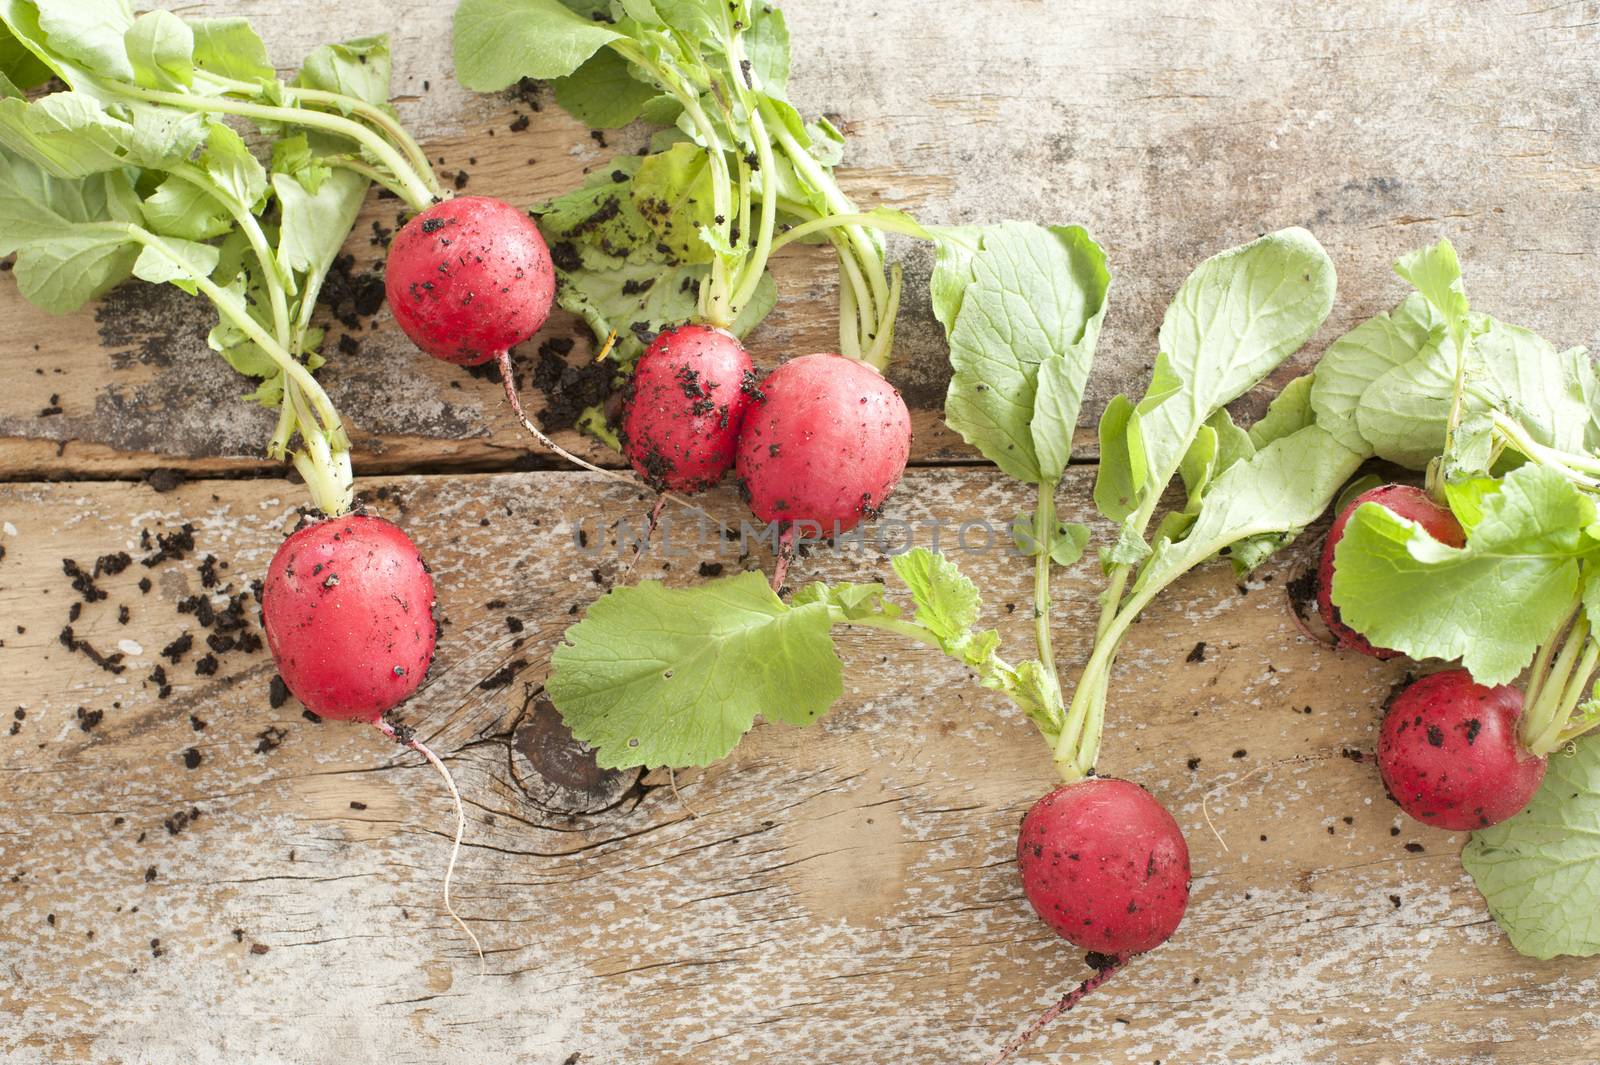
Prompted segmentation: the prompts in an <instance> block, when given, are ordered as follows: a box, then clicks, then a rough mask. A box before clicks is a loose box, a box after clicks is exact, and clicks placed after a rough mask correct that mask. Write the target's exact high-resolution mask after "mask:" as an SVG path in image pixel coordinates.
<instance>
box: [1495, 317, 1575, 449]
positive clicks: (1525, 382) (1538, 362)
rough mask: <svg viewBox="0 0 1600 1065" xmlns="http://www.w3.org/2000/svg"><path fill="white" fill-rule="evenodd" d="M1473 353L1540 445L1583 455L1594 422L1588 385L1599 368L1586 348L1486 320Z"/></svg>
mask: <svg viewBox="0 0 1600 1065" xmlns="http://www.w3.org/2000/svg"><path fill="white" fill-rule="evenodd" d="M1484 322H1485V325H1486V328H1485V329H1484V331H1483V332H1482V333H1480V334H1478V336H1477V337H1476V338H1475V339H1474V340H1473V344H1472V346H1473V353H1474V355H1475V356H1476V358H1477V359H1478V360H1481V365H1482V367H1483V369H1484V371H1485V373H1486V374H1487V380H1486V381H1485V382H1484V385H1485V390H1486V391H1487V392H1488V393H1489V394H1490V395H1492V396H1493V397H1494V399H1495V401H1496V406H1498V407H1499V408H1500V409H1502V410H1504V411H1505V412H1506V413H1507V414H1509V415H1510V416H1511V417H1512V418H1514V419H1516V420H1517V422H1519V423H1520V424H1521V425H1522V427H1523V428H1524V429H1526V430H1527V431H1528V435H1530V436H1532V437H1533V438H1534V439H1535V440H1537V441H1538V442H1539V443H1541V444H1544V445H1546V446H1548V447H1554V448H1556V449H1557V450H1560V451H1570V452H1576V453H1580V454H1581V453H1583V452H1584V451H1586V450H1587V448H1586V446H1585V443H1584V435H1585V429H1586V428H1587V426H1588V424H1589V417H1590V415H1589V399H1588V396H1587V395H1586V389H1585V386H1586V385H1587V384H1588V383H1589V382H1591V381H1593V379H1594V368H1593V366H1592V364H1591V363H1590V360H1589V357H1588V355H1587V353H1586V352H1585V351H1584V349H1582V348H1573V349H1572V350H1570V351H1562V352H1557V351H1556V349H1555V345H1553V344H1551V343H1550V342H1549V341H1548V340H1546V339H1544V338H1543V337H1541V336H1539V335H1538V334H1537V333H1534V332H1533V331H1531V330H1528V329H1523V328H1522V327H1521V326H1515V325H1506V324H1505V323H1504V322H1500V321H1497V320H1495V319H1493V318H1487V317H1486V318H1485V319H1484Z"/></svg>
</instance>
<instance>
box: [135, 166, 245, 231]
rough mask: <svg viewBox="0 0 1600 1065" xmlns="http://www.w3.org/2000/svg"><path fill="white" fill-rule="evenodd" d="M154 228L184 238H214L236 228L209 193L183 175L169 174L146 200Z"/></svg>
mask: <svg viewBox="0 0 1600 1065" xmlns="http://www.w3.org/2000/svg"><path fill="white" fill-rule="evenodd" d="M144 216H145V221H146V222H147V223H148V224H149V227H150V229H151V230H153V231H154V232H156V233H160V234H163V235H164V236H169V237H179V238H182V239H184V240H210V239H211V238H213V237H220V236H222V235H223V234H224V233H227V232H228V231H229V230H230V229H231V228H232V227H233V218H232V217H231V216H230V215H229V214H228V212H227V209H226V208H224V207H223V206H222V204H220V203H218V202H217V201H216V200H215V199H214V198H213V197H212V196H211V194H210V193H209V192H207V191H206V190H205V189H203V188H201V187H200V186H198V185H195V184H192V183H191V182H189V181H186V180H184V179H183V178H178V177H168V178H166V179H165V180H163V181H162V182H161V184H160V185H158V186H156V190H155V192H153V193H151V194H150V196H149V197H148V198H147V199H146V200H145V201H144Z"/></svg>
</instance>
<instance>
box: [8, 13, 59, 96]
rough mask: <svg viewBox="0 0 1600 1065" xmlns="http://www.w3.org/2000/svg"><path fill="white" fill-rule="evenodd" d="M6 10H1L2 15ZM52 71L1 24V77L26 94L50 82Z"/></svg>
mask: <svg viewBox="0 0 1600 1065" xmlns="http://www.w3.org/2000/svg"><path fill="white" fill-rule="evenodd" d="M3 13H4V9H3V8H0V14H3ZM51 73H52V72H51V70H50V68H49V67H48V66H46V65H45V64H44V63H43V62H42V61H41V60H40V59H39V57H38V56H36V55H34V54H33V52H32V50H30V49H29V48H28V47H27V45H25V44H23V43H22V41H21V40H19V39H18V38H17V36H16V35H15V34H14V33H12V32H11V30H10V28H9V27H8V26H6V25H5V24H4V23H0V75H4V76H5V78H6V79H7V80H8V81H10V82H11V84H12V85H13V86H14V87H15V88H17V89H19V90H21V91H22V92H26V91H28V90H29V89H35V88H38V87H39V86H40V85H43V84H44V83H45V82H47V81H49V80H50V76H51Z"/></svg>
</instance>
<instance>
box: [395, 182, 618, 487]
mask: <svg viewBox="0 0 1600 1065" xmlns="http://www.w3.org/2000/svg"><path fill="white" fill-rule="evenodd" d="M383 284H384V291H385V293H386V295H387V297H388V300H389V308H390V310H392V311H393V312H394V318H395V321H396V322H398V323H399V324H400V328H401V329H402V330H404V331H405V334H406V336H408V337H410V338H411V342H412V343H413V344H415V345H417V347H419V348H421V349H422V350H423V351H425V352H427V353H428V354H429V355H432V356H433V357H434V358H436V359H443V360H444V361H445V362H453V363H455V364H456V365H458V366H478V365H481V364H482V363H485V362H488V361H490V360H491V359H492V360H494V361H495V363H496V364H497V365H498V367H499V370H500V383H501V385H502V387H504V389H505V393H506V400H507V401H508V402H509V403H510V404H511V409H512V411H513V412H514V413H515V414H516V416H517V420H518V421H519V422H521V423H522V427H523V428H524V429H526V430H527V431H528V432H529V433H530V434H531V435H532V436H533V437H534V439H536V440H538V441H539V442H540V443H541V444H543V445H544V446H545V447H546V448H548V449H550V450H551V451H553V452H555V453H556V454H557V455H560V456H561V457H562V458H564V459H566V460H567V461H568V462H571V463H573V464H574V465H577V466H580V467H582V468H583V469H586V470H589V471H591V472H594V473H598V474H601V475H602V476H605V477H607V478H611V479H623V480H626V479H627V478H624V477H623V476H622V475H621V474H619V473H617V472H616V471H615V470H606V469H602V468H601V467H599V466H596V465H594V464H593V463H591V462H587V461H585V460H583V459H581V458H578V457H577V456H576V455H573V454H571V453H570V452H568V451H567V450H566V449H564V448H562V447H560V446H558V445H557V444H556V442H555V441H553V440H551V439H550V438H549V437H548V436H547V435H545V433H544V431H543V430H542V429H540V428H539V427H538V426H536V425H534V424H533V421H532V419H530V418H529V417H528V415H527V412H526V411H524V410H523V408H522V397H521V396H519V395H518V394H517V382H516V375H515V374H513V373H512V370H511V349H512V348H514V347H516V346H517V345H518V344H521V343H522V342H523V341H525V340H527V339H529V338H530V337H532V336H533V335H534V334H535V333H537V332H538V331H539V329H540V327H541V326H543V325H544V322H545V319H546V318H548V317H549V316H550V305H551V303H552V302H553V301H554V299H555V291H556V275H555V266H554V265H553V264H552V263H551V260H550V249H549V247H548V246H546V244H545V241H544V236H543V235H542V234H541V233H540V232H539V227H538V226H537V225H535V224H534V221H533V219H531V218H529V217H528V216H527V215H526V214H524V213H523V212H521V211H519V210H517V209H516V208H515V207H513V206H511V205H510V204H509V203H505V202H504V201H502V200H495V199H490V198H489V197H486V196H457V197H455V198H454V199H450V200H444V201H442V202H440V203H436V204H434V205H433V206H432V207H429V208H428V209H427V210H425V211H423V212H422V213H421V214H418V215H417V216H415V217H414V218H412V219H411V221H409V222H407V223H406V224H405V226H404V227H403V228H402V229H401V230H400V232H399V233H397V234H396V235H395V238H394V241H393V243H391V244H390V245H389V260H388V264H387V265H386V266H385V267H384V271H383Z"/></svg>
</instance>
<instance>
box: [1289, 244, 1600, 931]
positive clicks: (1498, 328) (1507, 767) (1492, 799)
mask: <svg viewBox="0 0 1600 1065" xmlns="http://www.w3.org/2000/svg"><path fill="white" fill-rule="evenodd" d="M1395 268H1396V271H1397V272H1398V273H1399V274H1400V275H1401V276H1402V277H1404V278H1405V279H1406V280H1408V281H1410V282H1411V283H1412V284H1413V285H1414V286H1415V287H1416V288H1417V290H1418V291H1417V292H1416V293H1415V294H1413V295H1412V296H1410V297H1408V298H1407V299H1406V300H1405V301H1404V302H1402V303H1401V304H1400V305H1399V306H1398V307H1396V308H1395V309H1394V310H1393V311H1392V312H1390V313H1389V314H1386V315H1380V316H1378V317H1377V318H1375V319H1373V320H1371V321H1369V322H1367V323H1364V324H1363V325H1362V326H1361V327H1359V328H1358V330H1357V331H1356V332H1355V333H1352V334H1351V337H1352V338H1354V339H1353V340H1352V342H1350V343H1344V342H1341V343H1340V344H1336V345H1334V346H1333V347H1332V348H1330V349H1329V351H1328V353H1327V356H1326V357H1325V360H1324V366H1325V367H1327V372H1328V376H1327V380H1326V382H1325V383H1326V387H1325V388H1320V389H1313V391H1312V394H1311V397H1310V401H1311V403H1312V404H1313V406H1314V407H1316V408H1317V409H1318V411H1319V413H1321V414H1324V415H1325V416H1327V417H1329V418H1330V419H1333V420H1337V421H1339V422H1340V423H1341V424H1342V425H1343V426H1344V427H1345V431H1346V432H1347V433H1354V434H1355V435H1356V436H1357V437H1359V438H1362V439H1364V440H1366V442H1367V444H1368V446H1369V447H1370V448H1371V450H1373V451H1374V452H1375V453H1376V454H1377V455H1379V456H1380V457H1382V458H1385V459H1389V460H1391V461H1393V462H1396V463H1399V464H1401V465H1405V466H1410V467H1412V468H1415V469H1426V471H1427V486H1426V488H1417V487H1413V486H1409V485H1397V484H1389V485H1383V486H1381V487H1376V488H1372V489H1370V490H1368V491H1364V492H1362V493H1360V494H1359V495H1357V496H1356V497H1355V498H1354V499H1352V500H1351V501H1350V502H1349V504H1348V505H1347V506H1345V507H1344V508H1343V509H1342V511H1341V513H1340V514H1339V515H1338V518H1337V520H1336V521H1335V522H1334V524H1333V527H1332V529H1331V530H1330V531H1329V534H1328V538H1327V542H1326V544H1325V545H1324V548H1323V552H1322V559H1321V566H1320V571H1319V578H1320V582H1319V590H1318V606H1319V608H1320V612H1321V615H1322V618H1323V620H1324V621H1325V622H1326V623H1327V626H1328V628H1329V630H1330V631H1331V632H1332V633H1333V638H1334V643H1335V645H1336V646H1337V647H1340V648H1345V649H1349V650H1354V651H1358V652H1360V653H1362V654H1367V655H1372V656H1374V657H1377V658H1393V657H1396V656H1398V655H1401V654H1405V655H1409V656H1410V657H1412V658H1414V659H1417V660H1419V661H1421V660H1426V659H1442V660H1445V661H1452V660H1454V661H1459V663H1460V665H1459V666H1457V667H1455V668H1451V669H1447V670H1445V671H1442V672H1437V673H1433V674H1431V675H1428V676H1425V677H1423V678H1421V679H1420V680H1416V681H1414V682H1412V683H1411V684H1409V685H1408V686H1407V687H1406V688H1405V689H1404V690H1403V691H1402V692H1400V693H1399V694H1398V696H1397V697H1396V698H1395V699H1394V700H1393V702H1392V703H1391V704H1390V705H1389V706H1388V708H1387V711H1386V713H1385V715H1384V719H1383V724H1382V730H1381V734H1380V738H1379V744H1378V766H1379V769H1380V771H1381V773H1382V776H1383V781H1384V784H1385V785H1386V786H1387V788H1388V790H1389V792H1390V794H1391V795H1393V797H1394V799H1395V801H1396V802H1398V803H1399V804H1400V806H1401V808H1402V809H1404V810H1405V811H1406V813H1408V814H1410V815H1411V816H1412V817H1414V818H1416V819H1417V820H1418V821H1421V822H1422V823H1423V824H1427V825H1432V826H1434V827H1437V828H1444V829H1450V830H1477V829H1482V828H1486V827H1488V826H1491V825H1495V824H1498V823H1500V822H1502V821H1505V820H1507V819H1509V818H1511V817H1513V816H1514V815H1515V814H1517V813H1518V812H1519V811H1521V810H1522V809H1523V808H1524V807H1525V806H1527V805H1528V803H1529V802H1530V800H1532V799H1533V797H1534V795H1535V794H1536V793H1537V792H1538V791H1539V787H1540V783H1541V782H1542V780H1543V779H1544V775H1545V770H1546V765H1547V759H1548V758H1549V756H1550V755H1551V754H1552V753H1554V752H1555V751H1557V750H1559V749H1561V748H1563V747H1566V746H1568V745H1569V744H1571V743H1572V742H1573V741H1574V740H1576V739H1578V738H1579V737H1580V736H1582V735H1584V734H1585V733H1587V732H1588V731H1589V730H1590V729H1592V728H1594V727H1595V726H1596V725H1597V724H1600V713H1597V711H1600V704H1596V703H1595V701H1594V699H1593V697H1592V696H1591V694H1590V685H1591V682H1592V680H1593V676H1594V673H1595V669H1596V666H1597V664H1600V645H1597V644H1596V642H1595V640H1594V637H1593V630H1594V625H1595V621H1596V617H1595V611H1596V610H1600V584H1597V583H1596V577H1595V573H1594V569H1593V567H1594V559H1595V558H1596V557H1600V540H1597V539H1596V537H1595V533H1596V531H1597V527H1596V526H1595V524H1594V523H1595V517H1596V498H1597V496H1600V478H1597V476H1596V475H1597V473H1600V458H1597V456H1596V454H1595V451H1596V444H1597V443H1600V422H1597V417H1596V411H1595V408H1594V406H1593V404H1592V402H1591V400H1590V397H1591V396H1593V395H1594V394H1595V390H1596V376H1595V371H1594V368H1593V365H1592V364H1591V362H1590V360H1589V359H1588V357H1587V356H1586V354H1585V353H1584V352H1583V351H1582V349H1573V350H1570V351H1567V352H1558V351H1557V350H1556V349H1555V348H1554V347H1553V346H1551V345H1550V344H1549V343H1548V342H1546V341H1544V340H1543V339H1542V338H1541V337H1538V336H1537V335H1536V334H1534V333H1532V332H1531V331H1529V330H1526V329H1522V328H1520V327H1517V326H1511V325H1507V324H1506V323H1503V322H1500V321H1498V320H1496V319H1494V318H1492V317H1489V316H1488V315H1483V314H1476V313H1473V312H1471V310H1470V309H1469V306H1468V302H1467V297H1466V293H1465V290H1464V288H1463V286H1462V281H1461V270H1460V264H1459V263H1458V261H1457V259H1456V254H1455V251H1454V249H1453V248H1452V247H1451V246H1450V244H1449V242H1448V241H1441V242H1439V243H1438V244H1436V245H1434V246H1432V247H1429V248H1424V249H1422V250H1420V251H1418V252H1415V253H1412V254H1410V255H1407V256H1405V257H1403V258H1402V259H1401V260H1400V261H1399V262H1398V263H1397V264H1396V267H1395ZM1358 333H1359V334H1360V335H1359V336H1357V334H1358ZM1525 669H1527V670H1528V680H1527V685H1526V688H1527V690H1526V692H1524V691H1521V690H1518V689H1517V688H1516V687H1513V686H1512V685H1511V683H1510V682H1511V681H1513V680H1515V679H1516V678H1517V677H1518V676H1519V675H1520V674H1522V673H1523V671H1524V670H1525ZM1485 894H1492V892H1491V891H1488V890H1486V891H1485ZM1492 902H1493V899H1492V898H1491V903H1492ZM1508 930H1511V931H1512V932H1513V935H1514V936H1515V935H1516V931H1515V929H1508Z"/></svg>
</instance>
